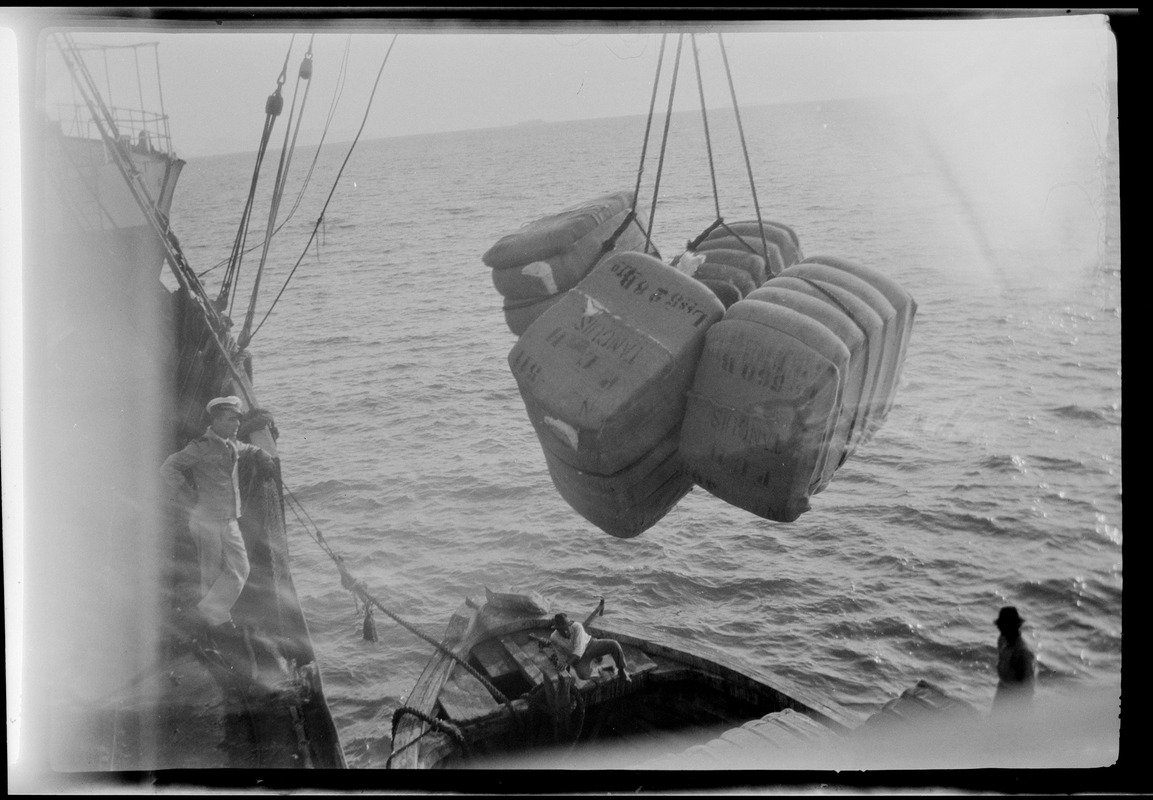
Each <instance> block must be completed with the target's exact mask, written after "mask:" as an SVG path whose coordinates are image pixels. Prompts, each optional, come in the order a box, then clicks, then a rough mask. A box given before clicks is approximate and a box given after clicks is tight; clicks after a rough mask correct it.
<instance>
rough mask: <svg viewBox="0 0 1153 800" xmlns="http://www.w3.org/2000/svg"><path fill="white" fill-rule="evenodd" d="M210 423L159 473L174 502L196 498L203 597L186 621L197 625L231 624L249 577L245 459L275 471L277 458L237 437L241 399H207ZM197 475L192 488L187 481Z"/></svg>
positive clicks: (192, 524) (194, 522)
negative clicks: (188, 493) (241, 476)
mask: <svg viewBox="0 0 1153 800" xmlns="http://www.w3.org/2000/svg"><path fill="white" fill-rule="evenodd" d="M208 413H209V415H210V416H211V422H210V424H209V426H208V430H206V431H205V432H204V435H203V436H201V437H199V438H196V439H193V440H192V441H191V442H189V443H188V444H187V445H186V446H185V448H184V449H183V450H181V451H180V452H178V453H173V454H172V455H170V456H169V457H168V458H167V459H166V460H165V461H164V465H163V466H162V467H161V468H160V471H161V473H162V475H163V477H164V481H165V483H166V484H167V485H168V487H169V490H170V496H169V502H174V501H175V500H176V498H177V497H178V496H179V494H180V493H181V492H182V491H184V490H187V489H192V490H194V491H195V495H196V501H195V505H193V507H192V513H191V515H190V516H189V520H188V527H189V529H190V530H191V532H192V537H193V539H194V540H195V542H196V550H197V554H198V555H199V561H200V592H201V596H202V597H201V600H200V602H199V604H198V605H197V606H196V608H195V609H194V610H193V611H192V612H190V613H189V614H188V615H187V617H186V621H187V622H188V623H189V624H191V625H192V626H194V627H200V626H205V625H206V626H209V627H216V626H220V625H226V624H229V623H231V622H232V606H233V604H234V603H236V600H237V598H239V597H240V592H241V591H242V590H243V589H244V582H245V581H246V580H248V569H249V565H248V552H247V550H245V547H244V539H243V537H242V536H241V534H240V524H239V523H238V522H237V518H238V517H239V516H240V515H241V505H240V482H239V480H238V477H237V476H238V470H237V465H238V464H239V462H240V459H241V458H255V459H256V460H257V464H258V465H259V467H260V469H261V470H262V471H266V472H272V473H275V470H276V461H275V459H273V457H272V456H271V455H269V454H268V453H266V452H265V451H264V450H262V449H260V448H259V447H257V446H256V445H252V444H247V443H245V442H241V441H237V439H236V434H237V431H238V430H239V429H240V417H241V401H240V398H239V397H217V398H216V399H214V400H210V401H209V403H208ZM186 470H187V471H189V472H190V473H191V475H192V479H193V483H194V485H193V486H189V484H188V481H187V480H186V479H185V476H184V473H185V471H186Z"/></svg>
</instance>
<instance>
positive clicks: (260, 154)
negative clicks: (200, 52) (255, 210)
mask: <svg viewBox="0 0 1153 800" xmlns="http://www.w3.org/2000/svg"><path fill="white" fill-rule="evenodd" d="M295 40H296V34H293V36H292V39H291V40H289V43H288V52H287V53H285V54H284V66H283V67H281V69H280V75H279V77H277V79H276V89H275V90H274V91H273V93H272V94H270V95H269V96H268V99H267V100H265V101H264V129H263V130H262V131H261V134H260V146H259V147H258V148H257V150H256V166H255V167H253V170H252V182H251V184H250V185H249V188H248V200H247V202H245V205H244V210H243V211H242V212H241V215H240V226H239V228H238V229H237V231H236V239H235V240H234V242H233V244H232V255H230V256H229V260H228V269H227V270H225V273H224V279H223V281H222V282H221V284H220V292H219V294H218V295H217V298H216V302H217V305H219V306H220V307H223V306H224V304H225V303H226V302H227V304H228V313H229V314H231V313H232V288H233V285H234V283H235V281H236V278H237V277H238V275H239V274H240V260H241V258H242V257H243V255H244V253H245V252H246V251H245V249H244V244H245V242H246V241H247V240H248V225H249V223H250V221H251V219H252V205H253V203H254V201H255V199H256V185H257V183H258V182H259V180H260V168H261V165H262V164H263V163H264V155H265V152H266V151H267V149H268V140H269V139H270V138H272V128H273V126H274V125H275V124H276V118H277V117H278V116H280V112H281V111H282V110H283V109H284V97H283V96H282V95H281V90H282V88H283V87H284V81H285V79H286V78H287V76H288V60H289V58H290V57H291V55H292V42H293V41H295Z"/></svg>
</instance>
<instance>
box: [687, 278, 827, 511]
mask: <svg viewBox="0 0 1153 800" xmlns="http://www.w3.org/2000/svg"><path fill="white" fill-rule="evenodd" d="M848 363H849V351H848V348H846V347H845V345H844V343H843V342H842V341H841V340H840V339H839V338H837V336H836V334H834V333H833V332H832V331H831V330H829V329H828V328H827V327H825V326H824V325H822V324H821V323H819V322H817V321H816V320H814V319H812V318H810V317H807V316H805V315H804V314H801V313H799V312H797V311H794V310H792V309H790V308H785V307H782V306H776V305H772V304H770V303H765V302H761V301H757V300H748V299H745V300H742V301H740V302H739V303H737V304H736V305H734V306H733V307H732V308H730V309H728V310H727V311H726V312H725V316H724V319H722V320H721V321H720V322H718V323H716V324H715V325H713V326H712V327H711V328H710V329H709V332H708V334H707V336H706V341H705V348H704V351H703V352H702V353H701V357H700V360H699V361H698V363H697V371H696V375H695V376H694V379H693V385H692V388H691V389H690V391H689V395H688V402H687V404H686V408H685V417H684V422H683V423H682V426H681V443H680V453H681V458H682V459H683V460H684V462H685V468H686V469H687V470H688V472H689V475H690V476H691V477H692V479H693V481H694V482H695V483H696V484H697V485H698V486H700V487H701V488H703V489H705V490H706V491H708V492H709V493H711V494H713V495H716V496H717V497H719V498H721V499H722V500H725V501H726V502H729V503H731V504H733V505H735V506H737V507H739V508H743V509H745V510H746V511H749V512H751V513H753V514H756V515H757V516H759V517H763V518H765V519H770V520H775V521H778V522H791V521H793V520H795V519H796V518H797V517H798V516H800V515H801V514H802V513H804V512H805V511H807V510H808V509H809V496H810V495H811V494H812V493H813V492H814V490H816V489H817V488H818V487H820V486H821V480H822V476H823V475H824V473H825V469H826V462H828V461H829V459H831V458H833V459H835V458H838V457H839V452H838V453H837V454H836V455H833V454H831V452H830V450H831V448H830V445H831V444H833V443H834V442H835V438H836V436H837V422H838V420H839V418H840V406H841V398H842V393H843V389H844V377H843V376H844V375H845V374H846V371H847V368H848ZM833 449H835V448H833Z"/></svg>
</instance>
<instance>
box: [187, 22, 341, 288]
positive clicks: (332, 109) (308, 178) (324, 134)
mask: <svg viewBox="0 0 1153 800" xmlns="http://www.w3.org/2000/svg"><path fill="white" fill-rule="evenodd" d="M351 45H352V37H351V36H349V37H348V38H347V39H346V40H345V45H344V56H343V58H342V59H341V63H340V69H339V70H338V72H337V79H336V80H337V86H336V92H335V93H334V95H333V98H332V102H331V103H330V104H329V109H328V117H327V118H326V119H325V122H324V129H323V130H322V131H321V132H320V142H319V143H318V144H317V146H316V152H315V153H313V155H312V163H311V164H309V166H308V171H307V172H306V173H305V175H304V179H303V181H302V182H301V186H300V191H298V192H297V193H296V199H295V200H294V201H293V204H292V208H290V209H289V211H288V213H287V214H286V215H285V216H284V219H283V220H281V222H280V224H279V225H277V226H276V230H274V231H273V236H275V235H277V234H279V233H280V232H281V231H282V230H283V229H284V227H285V226H286V225H287V224H288V223H289V222H290V221H291V220H292V218H293V217H294V216H295V215H296V212H297V211H298V210H299V208H300V204H301V202H302V201H303V200H304V195H305V194H306V193H307V190H308V187H309V186H310V185H311V184H312V176H313V172H314V171H315V170H316V165H317V162H318V161H319V160H320V153H321V151H322V150H323V148H324V142H325V139H327V138H328V133H329V130H330V129H331V127H332V120H333V119H334V118H335V117H336V109H337V107H338V106H339V104H340V99H341V97H342V96H343V94H344V86H345V83H346V81H347V76H348V57H349V51H350V49H351ZM259 247H260V245H259V244H255V245H253V246H252V247H250V248H248V249H247V250H245V251H244V255H248V254H249V253H251V252H253V251H254V250H256V249H258V248H259ZM228 261H229V259H228V258H222V259H221V260H220V261H218V262H216V263H215V264H213V265H212V266H211V267H209V268H208V269H206V270H204V271H202V272H201V273H200V274H199V277H204V276H205V275H207V274H208V273H210V272H213V271H214V270H217V269H219V268H220V267H223V266H224V265H225V264H227V263H228Z"/></svg>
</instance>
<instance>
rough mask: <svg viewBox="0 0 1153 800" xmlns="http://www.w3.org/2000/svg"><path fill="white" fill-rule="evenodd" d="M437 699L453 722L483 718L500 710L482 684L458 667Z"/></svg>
mask: <svg viewBox="0 0 1153 800" xmlns="http://www.w3.org/2000/svg"><path fill="white" fill-rule="evenodd" d="M438 699H439V701H440V705H441V708H443V709H444V713H445V714H446V715H447V716H448V718H449V719H451V720H453V721H454V722H464V721H467V720H470V719H476V718H477V717H483V716H485V715H486V714H491V713H492V712H493V711H496V710H497V709H499V708H500V704H498V703H497V702H496V700H494V699H493V697H492V695H491V694H489V691H488V689H487V688H485V686H484V684H483V683H481V682H480V681H478V680H477V679H476V676H474V675H473V674H472V673H470V672H468V671H467V670H464V669H461V668H460V667H459V666H458V667H457V668H456V669H455V670H453V673H452V677H450V678H449V679H448V681H446V682H445V684H444V688H443V689H441V691H440V697H439V698H438Z"/></svg>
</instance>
